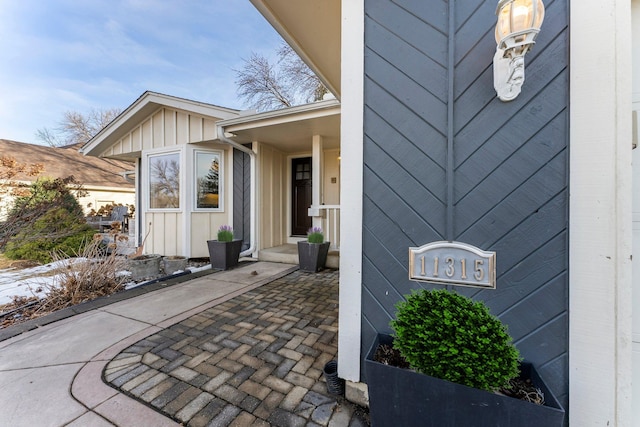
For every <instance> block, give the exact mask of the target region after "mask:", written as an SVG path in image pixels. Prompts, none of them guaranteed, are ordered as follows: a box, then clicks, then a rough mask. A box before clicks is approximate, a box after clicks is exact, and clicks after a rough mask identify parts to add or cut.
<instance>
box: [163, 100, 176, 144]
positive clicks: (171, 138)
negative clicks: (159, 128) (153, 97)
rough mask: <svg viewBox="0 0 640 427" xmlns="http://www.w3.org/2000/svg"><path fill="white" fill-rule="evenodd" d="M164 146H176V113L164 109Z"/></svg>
mask: <svg viewBox="0 0 640 427" xmlns="http://www.w3.org/2000/svg"><path fill="white" fill-rule="evenodd" d="M163 111H164V120H163V122H164V128H163V138H164V141H163V144H162V145H163V146H164V147H169V146H172V145H176V143H177V142H176V111H175V110H167V109H164V110H163Z"/></svg>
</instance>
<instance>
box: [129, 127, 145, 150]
mask: <svg viewBox="0 0 640 427" xmlns="http://www.w3.org/2000/svg"><path fill="white" fill-rule="evenodd" d="M131 151H142V126H138V127H136V128H135V129H134V130H133V132H131Z"/></svg>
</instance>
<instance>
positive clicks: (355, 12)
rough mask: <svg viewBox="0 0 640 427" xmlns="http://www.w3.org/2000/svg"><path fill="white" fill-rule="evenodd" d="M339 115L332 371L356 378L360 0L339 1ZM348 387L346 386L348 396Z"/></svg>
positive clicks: (361, 84)
mask: <svg viewBox="0 0 640 427" xmlns="http://www.w3.org/2000/svg"><path fill="white" fill-rule="evenodd" d="M341 43H342V49H341V61H342V67H341V70H342V85H341V87H342V93H341V94H340V102H341V104H342V110H341V111H342V113H341V115H342V117H341V120H340V155H341V157H342V159H341V161H340V211H341V212H342V215H341V217H340V307H339V310H340V314H339V325H340V330H339V331H338V376H340V378H344V379H346V380H347V382H348V384H353V385H354V387H355V383H357V382H359V381H360V342H361V336H360V327H361V323H362V199H363V191H362V187H363V184H362V177H363V171H364V167H363V155H364V154H363V150H364V147H363V142H364V134H363V131H362V130H363V129H364V125H363V123H364V108H363V106H364V0H349V1H343V2H342V41H341ZM350 390H351V387H349V386H347V398H348V399H350V400H354V401H357V400H356V399H351V398H350V396H351V394H350Z"/></svg>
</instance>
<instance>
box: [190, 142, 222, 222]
mask: <svg viewBox="0 0 640 427" xmlns="http://www.w3.org/2000/svg"><path fill="white" fill-rule="evenodd" d="M211 154H213V155H217V156H218V161H219V167H218V169H219V174H218V207H217V208H206V207H205V208H203V207H198V177H199V171H198V156H200V155H211ZM224 154H225V152H224V151H223V150H208V149H196V150H193V157H192V160H193V177H192V185H193V196H192V197H193V198H192V202H193V211H194V212H224V198H225V179H224V176H225V162H224Z"/></svg>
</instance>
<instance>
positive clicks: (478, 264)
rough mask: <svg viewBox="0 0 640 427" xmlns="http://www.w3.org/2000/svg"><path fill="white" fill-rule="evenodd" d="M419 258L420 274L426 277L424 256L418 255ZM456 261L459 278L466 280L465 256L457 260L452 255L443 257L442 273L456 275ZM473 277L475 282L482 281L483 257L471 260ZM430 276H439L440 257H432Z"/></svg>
mask: <svg viewBox="0 0 640 427" xmlns="http://www.w3.org/2000/svg"><path fill="white" fill-rule="evenodd" d="M420 260H421V263H420V265H421V269H420V275H421V276H422V277H427V269H426V261H425V260H426V257H424V256H422V257H420ZM456 262H458V264H459V268H460V274H459V276H460V279H462V280H466V279H467V278H468V277H467V259H466V258H462V259H459V260H456V259H454V258H452V257H446V258H445V259H444V263H443V267H444V271H443V273H444V275H445V276H446V277H448V278H450V279H451V278H454V277H456V273H457V270H456ZM473 265H474V267H473V278H474V279H475V280H476V282H482V281H483V280H484V277H485V276H486V273H485V267H484V260H483V259H474V260H473ZM431 271H432V274H431V276H432V277H434V278H438V277H440V258H439V257H434V258H433V270H431Z"/></svg>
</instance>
